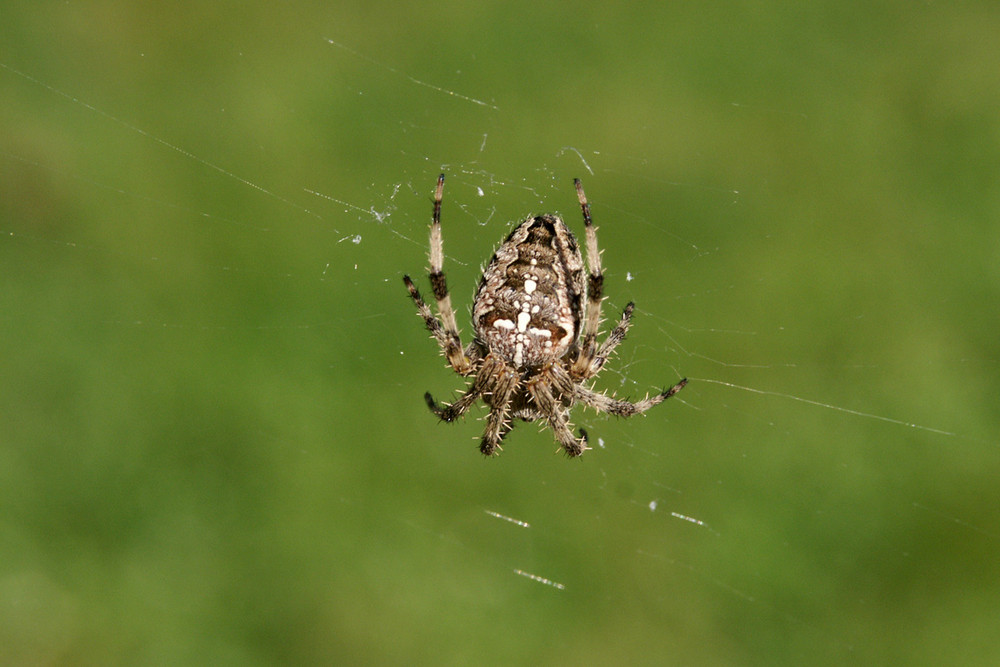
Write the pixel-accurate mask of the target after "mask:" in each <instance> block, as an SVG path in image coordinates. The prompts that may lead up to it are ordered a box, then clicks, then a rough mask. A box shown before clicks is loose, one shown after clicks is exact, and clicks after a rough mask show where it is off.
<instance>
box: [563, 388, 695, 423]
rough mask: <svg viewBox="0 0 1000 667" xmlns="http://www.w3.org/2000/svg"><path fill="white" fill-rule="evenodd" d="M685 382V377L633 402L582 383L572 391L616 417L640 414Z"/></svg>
mask: <svg viewBox="0 0 1000 667" xmlns="http://www.w3.org/2000/svg"><path fill="white" fill-rule="evenodd" d="M687 382H688V381H687V378H685V379H683V380H681V381H680V382H678V383H677V384H675V385H674V386H672V387H670V389H667V390H666V391H663V392H661V393H659V394H655V395H653V396H647V397H646V398H644V399H642V400H641V401H636V402H635V403H632V402H631V401H623V400H620V399H617V398H614V397H613V396H608V395H607V394H602V393H600V392H596V391H594V390H593V389H587V388H586V387H584V386H582V385H577V387H576V389H575V390H574V393H575V395H576V398H577V399H578V400H580V401H582V402H583V403H586V404H587V405H589V406H590V407H592V408H594V409H595V410H598V411H600V412H607V413H608V414H611V415H615V416H616V417H632V416H633V415H638V414H641V413H643V412H645V411H646V410H649V409H650V408H651V407H653V406H654V405H659V404H660V403H662V402H663V401H665V400H667V399H668V398H670V397H671V396H673V395H674V394H676V393H677V392H679V391H680V390H681V389H683V388H684V386H685V385H686V384H687Z"/></svg>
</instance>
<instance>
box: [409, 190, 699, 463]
mask: <svg viewBox="0 0 1000 667" xmlns="http://www.w3.org/2000/svg"><path fill="white" fill-rule="evenodd" d="M574 183H575V185H576V193H577V198H578V199H579V201H580V208H581V209H582V211H583V220H584V225H585V234H586V237H585V238H586V244H587V271H586V278H585V277H584V265H583V257H582V255H581V253H580V248H579V246H578V245H577V242H576V238H575V237H574V236H573V233H572V232H571V231H570V230H569V228H568V227H567V226H566V224H565V223H564V222H563V221H562V219H561V218H560V217H559V216H557V215H549V214H546V215H537V216H529V217H527V218H525V219H524V220H523V221H522V222H521V223H519V224H518V225H517V227H515V228H514V230H513V231H512V232H511V233H510V235H509V236H508V237H507V239H506V240H505V241H504V242H503V243H502V244H501V245H500V247H499V248H497V250H496V252H495V253H494V254H493V257H492V258H491V259H490V261H489V263H488V264H487V266H486V268H485V270H484V271H483V276H482V279H481V280H480V281H479V288H478V290H477V292H476V297H475V301H474V304H473V307H472V322H473V328H474V330H475V338H474V339H473V341H472V342H471V343H469V345H468V346H465V347H463V346H462V341H461V338H460V337H459V333H458V324H457V322H456V320H455V310H454V308H453V307H452V305H451V296H450V295H449V293H448V287H447V283H446V280H445V275H444V271H443V270H442V264H443V260H444V253H443V250H442V243H441V198H442V194H443V192H444V174H441V175H440V176H439V177H438V181H437V188H435V190H434V215H433V218H432V220H431V230H430V264H431V266H430V273H429V276H430V282H431V289H432V290H433V292H434V298H435V300H436V301H437V311H438V315H437V316H435V315H434V313H433V312H432V311H431V309H430V307H429V306H428V305H427V303H426V302H425V301H424V300H423V298H422V297H421V296H420V292H419V291H417V288H416V286H414V284H413V281H412V280H410V277H409V276H405V275H404V276H403V282H404V283H405V284H406V288H407V289H408V290H409V292H410V297H411V298H412V299H413V302H414V303H415V304H416V306H417V312H418V313H419V315H420V316H421V317H422V318H423V320H424V322H425V323H426V324H427V328H428V329H429V330H430V332H431V334H432V335H433V337H434V339H435V340H437V343H438V345H440V347H441V351H442V353H443V354H444V356H445V357H446V358H447V359H448V363H449V365H451V367H452V368H453V369H454V370H455V372H456V373H458V374H459V375H461V376H463V377H471V378H473V380H472V384H471V385H470V386H469V387H468V388H467V389H466V391H465V393H464V394H462V396H461V397H460V398H459V399H458V400H456V401H455V402H454V403H451V404H439V403H437V402H436V401H435V400H434V398H433V397H432V396H431V395H430V393H427V394H424V398H425V399H426V401H427V405H428V406H429V407H430V409H431V410H432V411H433V412H434V414H436V415H437V416H438V417H440V418H441V419H442V420H444V421H447V422H450V421H454V420H456V419H458V418H459V417H460V416H462V415H463V414H464V413H465V412H466V411H467V410H468V409H469V408H470V407H472V406H473V405H474V404H475V402H476V401H477V400H478V399H480V398H481V399H482V400H483V402H484V403H485V404H486V405H487V406H489V408H490V412H489V415H488V416H487V418H486V430H485V432H484V434H483V439H482V443H481V444H480V447H479V449H480V451H481V452H482V453H483V454H484V455H486V456H492V455H494V454H497V453H498V452H499V450H500V449H502V447H501V443H502V442H503V439H504V437H505V436H506V435H507V434H508V433H509V432H510V430H511V428H513V422H512V420H513V419H514V418H517V419H521V420H524V421H534V420H536V419H544V420H546V421H547V423H548V425H549V426H550V427H551V428H552V431H553V432H554V433H555V437H556V440H557V441H558V442H559V445H560V446H561V447H562V449H563V451H565V452H566V454H567V455H569V456H571V457H575V456H580V455H581V454H582V453H583V452H584V451H586V450H587V449H589V447H587V433H586V431H584V430H583V429H582V428H581V429H580V436H579V437H577V436H575V435H574V434H573V430H572V428H571V426H570V422H569V410H570V408H571V407H572V406H573V405H574V404H575V403H577V402H580V403H584V404H585V405H589V406H590V407H592V408H594V409H596V410H598V411H601V412H607V413H609V414H613V415H616V416H618V417H631V416H632V415H637V414H640V413H643V412H645V411H646V410H648V409H650V408H651V407H653V406H654V405H657V404H659V403H662V402H663V401H665V400H666V399H668V398H670V397H671V396H673V395H674V394H676V393H677V392H678V391H680V390H681V389H682V388H683V387H684V385H685V384H687V380H686V379H684V380H681V381H680V382H678V383H677V384H675V385H674V386H672V387H670V388H669V389H667V390H666V391H663V392H661V393H658V394H655V395H653V396H647V397H646V398H644V399H643V400H641V401H637V402H635V403H632V402H630V401H623V400H619V399H617V398H615V397H614V396H608V395H607V394H605V393H601V392H596V391H594V390H593V389H591V388H590V387H588V386H586V384H585V383H586V382H587V381H588V380H590V379H591V378H593V377H594V376H595V375H597V373H598V372H600V370H601V368H602V367H603V366H604V363H605V362H606V361H607V359H608V356H609V355H610V354H611V353H612V352H613V351H614V349H615V348H616V347H618V345H619V344H620V343H621V342H622V341H623V340H624V339H625V334H626V332H627V331H628V328H629V324H630V323H631V319H632V310H633V308H634V304H633V303H631V302H630V303H629V304H628V305H626V306H625V310H624V311H623V312H622V316H621V319H620V320H619V321H618V324H617V325H616V326H615V328H614V329H613V330H612V331H611V333H610V334H609V335H608V337H607V338H606V339H604V341H603V342H601V343H598V341H597V334H598V327H599V326H600V322H601V301H602V300H603V294H602V292H603V283H604V274H603V273H602V270H601V255H600V251H599V250H598V247H597V234H596V230H595V228H594V225H593V223H592V222H591V219H590V205H589V204H588V203H587V198H586V196H585V195H584V193H583V186H582V185H581V184H580V180H579V179H576V180H575V181H574ZM585 304H586V305H585Z"/></svg>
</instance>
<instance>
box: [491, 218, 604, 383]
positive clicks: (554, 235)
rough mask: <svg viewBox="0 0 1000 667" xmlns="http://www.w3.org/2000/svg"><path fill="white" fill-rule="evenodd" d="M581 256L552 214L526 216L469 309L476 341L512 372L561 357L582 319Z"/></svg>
mask: <svg viewBox="0 0 1000 667" xmlns="http://www.w3.org/2000/svg"><path fill="white" fill-rule="evenodd" d="M583 297H584V280H583V258H582V256H581V255H580V248H579V246H578V245H577V242H576V238H574V237H573V233H572V232H571V231H570V230H569V228H568V227H567V226H566V224H565V223H564V222H563V221H562V220H561V219H560V218H559V217H558V216H555V215H540V216H532V217H529V218H527V219H525V220H524V222H522V223H521V224H520V225H518V226H517V227H516V228H515V229H514V231H512V232H511V233H510V235H509V236H508V237H507V239H506V240H505V241H504V242H503V243H502V244H501V245H500V247H499V248H497V250H496V252H495V253H494V254H493V257H492V258H491V259H490V262H489V264H487V266H486V269H485V270H484V271H483V277H482V280H480V282H479V290H478V291H477V292H476V300H475V304H474V306H473V309H472V317H473V323H474V326H475V328H476V334H477V336H478V338H479V339H480V340H481V341H482V342H483V343H484V344H485V345H486V346H487V348H489V351H490V352H491V353H493V354H495V355H498V356H500V357H501V358H503V359H504V360H505V361H507V362H508V363H510V364H511V365H512V366H513V367H514V368H519V369H523V368H530V367H534V366H541V365H544V364H547V363H551V362H553V361H555V360H557V359H561V358H562V357H563V356H564V355H565V354H566V352H567V351H569V349H570V347H571V346H572V345H573V343H574V341H576V338H577V332H578V331H579V327H580V321H581V319H582V317H583Z"/></svg>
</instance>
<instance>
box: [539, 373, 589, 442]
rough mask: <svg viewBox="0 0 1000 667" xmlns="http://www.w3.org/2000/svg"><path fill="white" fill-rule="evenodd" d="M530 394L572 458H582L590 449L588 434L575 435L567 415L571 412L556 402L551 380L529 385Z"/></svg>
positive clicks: (545, 379)
mask: <svg viewBox="0 0 1000 667" xmlns="http://www.w3.org/2000/svg"><path fill="white" fill-rule="evenodd" d="M528 393H529V394H531V397H532V399H534V401H535V405H537V406H538V411H539V412H540V413H542V414H544V415H545V418H546V419H547V420H548V422H549V426H551V427H552V431H553V432H554V433H555V436H556V440H558V441H559V445H560V446H561V447H562V448H563V451H565V452H566V455H567V456H569V457H570V458H573V457H576V456H580V455H581V454H583V453H584V452H585V451H587V450H588V449H590V448H589V447H587V432H586V431H584V430H583V429H580V437H579V438H577V437H576V436H574V435H573V431H572V429H571V428H570V425H569V419H568V417H567V414H568V413H569V411H568V410H567V409H566V408H565V407H564V406H563V405H562V403H560V402H558V401H556V398H555V396H554V395H553V393H552V385H551V380H550V379H549V378H548V377H545V376H543V377H541V378H539V379H538V380H535V381H534V382H532V383H530V384H529V385H528Z"/></svg>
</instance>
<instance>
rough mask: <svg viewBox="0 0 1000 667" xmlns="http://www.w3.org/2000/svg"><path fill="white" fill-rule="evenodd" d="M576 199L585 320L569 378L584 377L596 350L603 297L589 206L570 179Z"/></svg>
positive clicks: (595, 235) (598, 259) (577, 185)
mask: <svg viewBox="0 0 1000 667" xmlns="http://www.w3.org/2000/svg"><path fill="white" fill-rule="evenodd" d="M573 184H574V185H576V197H577V199H579V200H580V209H581V210H582V211H583V223H584V233H585V234H586V243H587V270H588V272H589V273H588V275H587V318H586V320H585V321H584V324H583V330H582V331H581V332H580V341H581V342H580V355H579V356H578V357H577V359H576V361H575V362H574V363H573V375H574V376H575V377H585V376H586V375H585V374H586V372H587V371H588V370H589V368H590V365H591V360H592V359H593V358H594V354H595V352H596V350H597V330H598V327H600V325H601V301H602V300H603V297H604V272H603V271H602V270H601V251H600V250H599V249H598V247H597V230H596V228H595V227H594V223H593V221H592V220H591V219H590V204H589V203H587V195H585V194H584V192H583V185H582V184H581V183H580V179H579V178H577V179H574V180H573Z"/></svg>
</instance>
